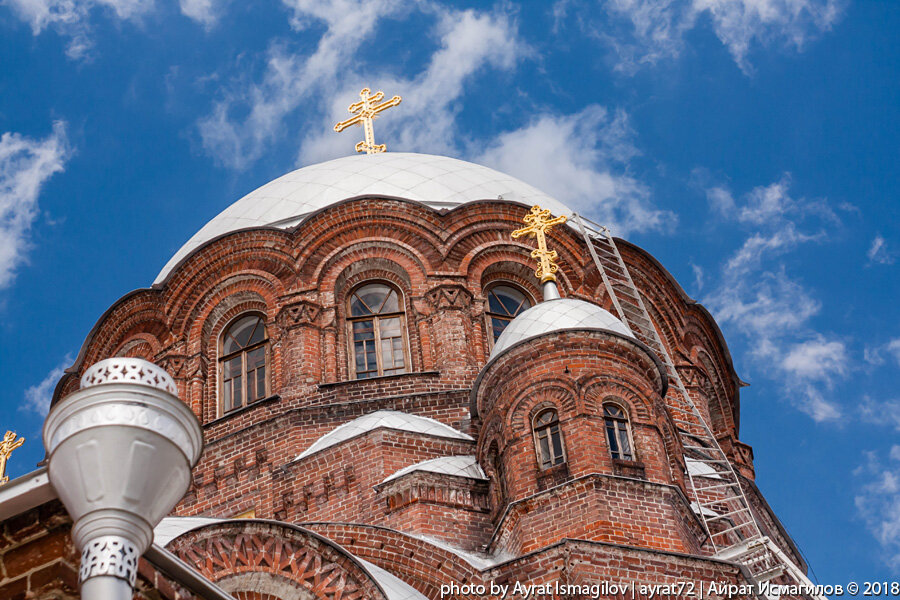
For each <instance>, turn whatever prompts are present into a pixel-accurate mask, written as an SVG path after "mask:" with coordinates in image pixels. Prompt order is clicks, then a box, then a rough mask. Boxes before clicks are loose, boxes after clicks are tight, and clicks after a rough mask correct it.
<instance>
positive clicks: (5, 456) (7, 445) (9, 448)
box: [0, 431, 25, 484]
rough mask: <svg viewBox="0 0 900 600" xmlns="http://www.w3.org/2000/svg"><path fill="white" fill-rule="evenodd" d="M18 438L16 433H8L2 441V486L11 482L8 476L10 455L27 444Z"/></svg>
mask: <svg viewBox="0 0 900 600" xmlns="http://www.w3.org/2000/svg"><path fill="white" fill-rule="evenodd" d="M16 437H17V436H16V433H15V432H14V431H7V432H6V435H4V436H3V440H2V441H0V484H4V483H6V482H7V481H9V477H8V476H7V475H6V462H7V461H8V460H9V456H10V454H12V452H13V450H15V449H16V448H18V447H19V446H21V445H22V444H24V443H25V438H23V437H20V438H18V439H16Z"/></svg>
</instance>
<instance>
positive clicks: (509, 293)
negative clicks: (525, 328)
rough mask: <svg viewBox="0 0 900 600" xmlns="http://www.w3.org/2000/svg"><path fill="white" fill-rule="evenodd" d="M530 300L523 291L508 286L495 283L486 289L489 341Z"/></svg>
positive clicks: (498, 334) (497, 334) (529, 305)
mask: <svg viewBox="0 0 900 600" xmlns="http://www.w3.org/2000/svg"><path fill="white" fill-rule="evenodd" d="M530 307H531V300H530V299H529V298H528V296H526V295H525V293H524V292H522V291H520V290H518V289H516V288H514V287H512V286H509V285H495V286H494V287H492V288H490V289H489V290H488V306H487V318H488V326H489V327H490V330H491V336H492V337H491V341H492V342H496V341H497V338H498V337H500V334H501V333H503V330H504V329H506V326H507V325H509V322H510V321H512V320H513V319H515V318H516V316H517V315H518V314H519V313H521V312H522V311H524V310H525V309H527V308H530Z"/></svg>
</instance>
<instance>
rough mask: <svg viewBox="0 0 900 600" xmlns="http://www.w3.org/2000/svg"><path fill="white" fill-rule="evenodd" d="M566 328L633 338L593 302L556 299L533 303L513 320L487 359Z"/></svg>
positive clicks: (620, 324)
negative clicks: (599, 330)
mask: <svg viewBox="0 0 900 600" xmlns="http://www.w3.org/2000/svg"><path fill="white" fill-rule="evenodd" d="M566 329H605V330H607V331H613V332H615V333H619V334H621V335H626V336H628V337H630V338H632V339H635V338H634V334H632V333H631V330H630V329H628V327H626V326H625V324H624V323H622V321H620V320H619V319H617V318H616V317H614V316H613V315H612V314H610V313H609V312H608V311H606V310H603V309H602V308H600V307H599V306H597V305H596V304H591V303H590V302H585V301H584V300H577V299H575V298H556V299H554V300H545V301H544V302H541V303H540V304H536V305H534V306H532V307H531V308H529V309H528V310H526V311H525V312H523V313H522V314H520V315H519V316H518V317H516V318H515V319H513V320H512V321H511V322H510V324H509V325H507V326H506V329H504V330H503V333H501V334H500V337H499V338H498V339H497V341H496V343H495V344H494V349H493V350H491V356H490V359H494V358H496V357H498V356H500V355H501V354H502V353H504V352H505V351H506V350H508V349H509V348H511V347H512V346H514V345H516V344H518V343H519V342H521V341H523V340H527V339H530V338H533V337H537V336H539V335H543V334H545V333H550V332H551V331H563V330H566ZM490 359H489V360H490Z"/></svg>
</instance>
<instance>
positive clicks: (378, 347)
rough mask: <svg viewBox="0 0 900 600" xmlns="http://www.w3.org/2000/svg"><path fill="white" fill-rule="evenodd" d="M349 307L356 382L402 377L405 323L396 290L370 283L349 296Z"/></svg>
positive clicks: (405, 364) (405, 363) (404, 360)
mask: <svg viewBox="0 0 900 600" xmlns="http://www.w3.org/2000/svg"><path fill="white" fill-rule="evenodd" d="M349 304H350V307H349V308H350V319H349V320H350V323H349V325H350V336H351V344H352V352H353V357H352V366H353V367H354V368H353V371H354V374H355V376H356V378H357V379H367V378H370V377H377V376H379V375H396V374H399V373H405V372H406V366H407V363H408V361H407V356H406V338H405V322H404V315H403V312H402V309H401V304H400V295H399V293H398V292H397V290H395V289H393V288H392V287H390V286H388V285H386V284H383V283H370V284H368V285H365V286H363V287H361V288H359V289H357V290H356V291H355V292H354V293H353V294H351V296H350V302H349Z"/></svg>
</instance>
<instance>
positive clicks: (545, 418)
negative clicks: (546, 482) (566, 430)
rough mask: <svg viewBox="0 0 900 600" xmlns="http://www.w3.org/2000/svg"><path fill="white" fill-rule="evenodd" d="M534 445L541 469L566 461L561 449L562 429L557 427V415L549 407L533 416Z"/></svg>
mask: <svg viewBox="0 0 900 600" xmlns="http://www.w3.org/2000/svg"><path fill="white" fill-rule="evenodd" d="M532 428H533V429H534V446H535V449H536V450H537V457H538V463H539V464H540V465H541V468H542V469H547V468H549V467H552V466H554V465H559V464H562V463H564V462H566V455H565V451H564V449H563V439H562V431H560V429H559V415H558V414H557V413H556V411H555V410H553V409H552V408H549V409H547V410H545V411H542V412H540V413H538V414H537V416H536V417H535V418H534V421H533V424H532Z"/></svg>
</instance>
